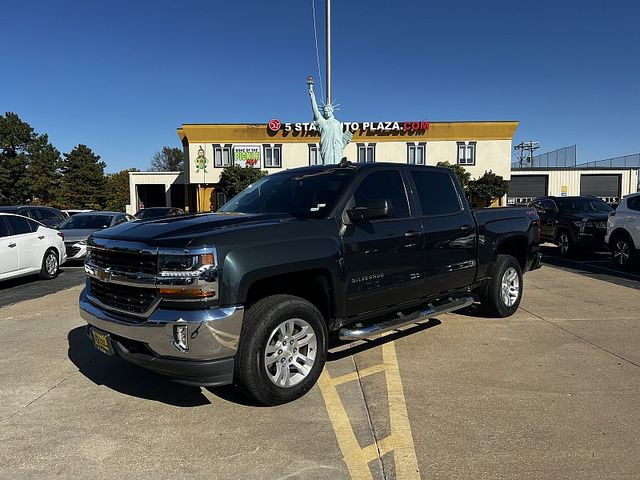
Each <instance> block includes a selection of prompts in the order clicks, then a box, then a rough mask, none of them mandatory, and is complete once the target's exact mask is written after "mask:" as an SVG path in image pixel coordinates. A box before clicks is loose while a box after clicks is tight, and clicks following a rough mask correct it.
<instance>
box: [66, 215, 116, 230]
mask: <svg viewBox="0 0 640 480" xmlns="http://www.w3.org/2000/svg"><path fill="white" fill-rule="evenodd" d="M112 218H113V215H96V214H93V213H84V214H78V215H74V216H73V217H70V218H67V219H66V220H65V221H64V222H62V223H61V224H60V225H58V230H69V229H72V228H80V229H85V228H86V229H89V230H100V229H103V228H107V227H108V226H109V225H111V219H112Z"/></svg>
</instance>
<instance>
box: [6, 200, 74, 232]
mask: <svg viewBox="0 0 640 480" xmlns="http://www.w3.org/2000/svg"><path fill="white" fill-rule="evenodd" d="M0 212H5V213H15V214H16V215H22V216H23V217H29V218H32V219H34V220H36V221H38V222H40V223H41V224H43V225H44V226H45V227H49V228H56V227H57V226H58V225H60V223H61V222H62V221H63V220H65V219H66V218H67V216H66V215H65V214H64V213H62V211H60V210H58V209H57V208H53V207H43V206H39V205H23V206H13V207H0Z"/></svg>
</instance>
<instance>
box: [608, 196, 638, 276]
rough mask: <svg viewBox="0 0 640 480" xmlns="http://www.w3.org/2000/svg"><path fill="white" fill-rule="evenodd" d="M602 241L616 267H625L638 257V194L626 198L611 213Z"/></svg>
mask: <svg viewBox="0 0 640 480" xmlns="http://www.w3.org/2000/svg"><path fill="white" fill-rule="evenodd" d="M604 241H605V243H606V244H607V245H608V247H609V249H610V250H611V254H612V256H613V261H614V262H615V263H616V265H619V266H621V267H627V266H628V265H629V264H630V263H631V261H632V260H633V259H634V257H638V256H640V193H635V194H633V195H628V196H626V197H625V198H624V199H623V200H622V202H620V205H618V208H617V209H616V210H615V211H614V212H611V214H610V215H609V219H608V220H607V235H606V236H605V239H604Z"/></svg>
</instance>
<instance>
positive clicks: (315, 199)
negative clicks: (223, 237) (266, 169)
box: [219, 168, 353, 218]
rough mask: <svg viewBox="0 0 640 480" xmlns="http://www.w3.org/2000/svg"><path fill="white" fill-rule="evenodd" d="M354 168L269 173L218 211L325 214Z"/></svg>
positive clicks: (299, 215)
mask: <svg viewBox="0 0 640 480" xmlns="http://www.w3.org/2000/svg"><path fill="white" fill-rule="evenodd" d="M352 173H353V170H351V169H346V168H332V169H328V170H315V171H307V172H290V173H279V174H276V175H269V176H266V177H263V178H261V179H260V180H258V181H257V182H255V183H253V184H252V185H249V187H247V188H246V189H245V190H243V191H242V192H240V193H239V194H238V195H236V196H235V197H233V198H232V199H231V200H229V202H227V203H226V204H225V205H224V206H223V207H222V208H221V209H220V210H219V211H220V212H235V213H287V214H289V215H292V216H294V217H299V218H321V217H325V216H326V215H327V213H328V212H329V211H331V209H332V208H333V206H334V205H335V202H336V201H337V200H338V197H339V194H340V193H341V191H342V189H343V187H344V186H346V184H347V179H348V178H349V177H350V176H351V175H352Z"/></svg>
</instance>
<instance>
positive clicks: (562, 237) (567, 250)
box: [557, 230, 573, 257]
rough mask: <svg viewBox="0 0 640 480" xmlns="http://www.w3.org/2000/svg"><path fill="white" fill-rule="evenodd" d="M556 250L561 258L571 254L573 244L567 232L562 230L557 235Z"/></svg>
mask: <svg viewBox="0 0 640 480" xmlns="http://www.w3.org/2000/svg"><path fill="white" fill-rule="evenodd" d="M557 243H558V249H559V250H560V255H562V256H563V257H568V256H569V255H571V254H572V253H573V244H572V241H571V236H570V235H569V233H568V232H565V231H564V230H563V231H561V232H560V233H559V234H558V240H557Z"/></svg>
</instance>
